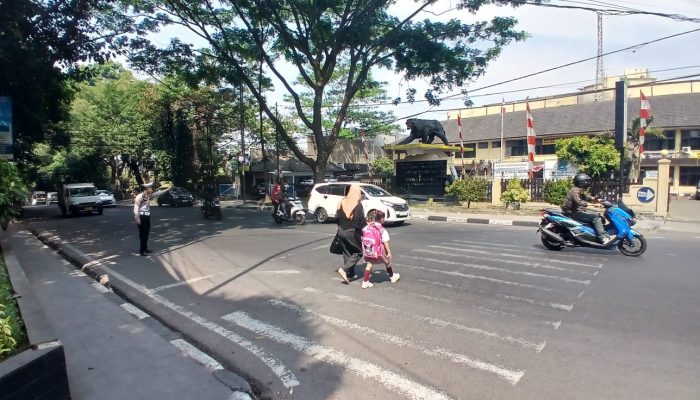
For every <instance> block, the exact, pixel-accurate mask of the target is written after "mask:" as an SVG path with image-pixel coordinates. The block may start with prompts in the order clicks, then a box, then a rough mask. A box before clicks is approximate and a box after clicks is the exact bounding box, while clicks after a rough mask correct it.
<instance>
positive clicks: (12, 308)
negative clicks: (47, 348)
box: [0, 253, 26, 360]
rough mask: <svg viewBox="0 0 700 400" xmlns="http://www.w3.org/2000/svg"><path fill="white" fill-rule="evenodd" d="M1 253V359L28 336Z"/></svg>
mask: <svg viewBox="0 0 700 400" xmlns="http://www.w3.org/2000/svg"><path fill="white" fill-rule="evenodd" d="M13 294H14V291H13V290H12V286H11V285H10V277H9V276H8V275H7V271H6V269H5V263H4V262H3V260H2V253H0V360H2V359H4V358H7V357H9V356H10V355H12V353H14V352H15V351H16V350H18V349H20V348H21V347H22V346H24V344H25V342H26V336H25V333H24V328H23V325H22V320H21V318H20V315H19V307H18V306H17V301H16V300H15V299H14V297H13Z"/></svg>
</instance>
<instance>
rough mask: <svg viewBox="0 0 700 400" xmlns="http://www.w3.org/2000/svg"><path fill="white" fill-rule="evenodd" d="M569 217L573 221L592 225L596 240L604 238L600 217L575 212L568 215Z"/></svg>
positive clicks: (593, 214) (594, 214) (595, 214)
mask: <svg viewBox="0 0 700 400" xmlns="http://www.w3.org/2000/svg"><path fill="white" fill-rule="evenodd" d="M569 216H570V217H571V218H573V219H575V220H576V221H580V222H585V223H590V224H592V225H593V229H595V233H596V235H597V236H598V238H603V237H605V228H603V219H602V218H600V215H599V214H598V213H589V212H584V211H576V212H575V213H573V214H570V215H569Z"/></svg>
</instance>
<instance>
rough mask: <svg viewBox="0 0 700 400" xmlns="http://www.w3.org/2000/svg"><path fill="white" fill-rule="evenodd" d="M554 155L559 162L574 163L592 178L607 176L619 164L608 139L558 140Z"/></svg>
mask: <svg viewBox="0 0 700 400" xmlns="http://www.w3.org/2000/svg"><path fill="white" fill-rule="evenodd" d="M556 153H557V157H558V158H559V159H560V160H567V161H569V162H572V163H574V164H575V165H576V167H577V168H578V170H579V171H581V172H584V173H586V174H588V175H590V176H591V177H593V178H599V177H602V176H604V175H606V174H609V173H610V172H611V171H614V170H616V169H617V168H618V167H619V163H620V153H619V152H618V151H617V149H615V141H614V140H613V139H611V138H608V137H594V138H589V137H587V136H576V137H572V138H566V139H559V140H557V142H556Z"/></svg>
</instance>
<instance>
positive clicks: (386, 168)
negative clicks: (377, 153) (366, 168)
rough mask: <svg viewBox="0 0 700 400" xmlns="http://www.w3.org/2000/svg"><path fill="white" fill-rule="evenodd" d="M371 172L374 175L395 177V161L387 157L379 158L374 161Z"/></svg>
mask: <svg viewBox="0 0 700 400" xmlns="http://www.w3.org/2000/svg"><path fill="white" fill-rule="evenodd" d="M371 170H372V173H373V174H374V175H377V176H381V177H384V178H386V177H390V176H393V175H394V160H392V159H390V158H387V157H379V158H377V159H375V160H374V161H372V165H371Z"/></svg>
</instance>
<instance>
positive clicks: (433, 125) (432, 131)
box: [399, 118, 448, 144]
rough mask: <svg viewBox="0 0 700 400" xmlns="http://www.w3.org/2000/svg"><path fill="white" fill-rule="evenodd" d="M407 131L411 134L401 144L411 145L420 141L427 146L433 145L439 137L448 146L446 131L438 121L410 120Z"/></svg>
mask: <svg viewBox="0 0 700 400" xmlns="http://www.w3.org/2000/svg"><path fill="white" fill-rule="evenodd" d="M406 129H407V130H410V131H411V134H410V135H409V136H408V137H407V138H406V139H404V140H402V141H401V142H400V143H399V144H409V143H411V142H412V141H414V140H416V139H420V141H421V142H423V143H425V144H431V143H433V140H435V136H437V137H439V138H440V140H442V142H443V143H444V144H448V143H447V136H445V129H444V128H443V127H442V124H441V123H440V122H439V121H437V120H434V119H416V118H409V119H407V120H406Z"/></svg>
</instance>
